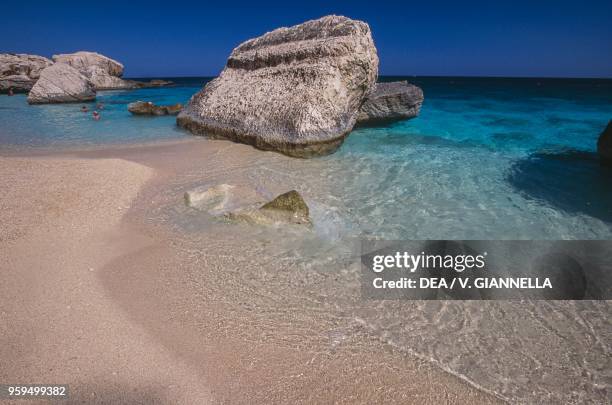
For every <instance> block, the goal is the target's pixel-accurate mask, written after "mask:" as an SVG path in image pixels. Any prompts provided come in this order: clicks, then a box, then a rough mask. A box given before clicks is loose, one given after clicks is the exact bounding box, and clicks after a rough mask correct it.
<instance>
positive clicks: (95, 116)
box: [92, 111, 100, 121]
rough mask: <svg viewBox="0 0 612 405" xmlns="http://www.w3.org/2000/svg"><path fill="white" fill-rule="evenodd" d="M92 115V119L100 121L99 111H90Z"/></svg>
mask: <svg viewBox="0 0 612 405" xmlns="http://www.w3.org/2000/svg"><path fill="white" fill-rule="evenodd" d="M92 116H93V119H94V120H96V121H100V113H99V112H97V111H94V112H93V113H92Z"/></svg>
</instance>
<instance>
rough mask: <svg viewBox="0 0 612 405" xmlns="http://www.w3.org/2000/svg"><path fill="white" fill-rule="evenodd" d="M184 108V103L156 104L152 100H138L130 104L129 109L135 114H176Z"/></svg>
mask: <svg viewBox="0 0 612 405" xmlns="http://www.w3.org/2000/svg"><path fill="white" fill-rule="evenodd" d="M182 108H183V105H182V104H173V105H155V104H153V103H152V102H150V101H136V102H134V103H130V104H128V111H129V112H131V113H132V114H134V115H176V114H178V113H179V112H180V111H181V109H182Z"/></svg>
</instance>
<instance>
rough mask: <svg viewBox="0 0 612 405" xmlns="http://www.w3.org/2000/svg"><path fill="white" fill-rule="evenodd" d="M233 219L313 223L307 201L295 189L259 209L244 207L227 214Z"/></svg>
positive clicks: (270, 223)
mask: <svg viewBox="0 0 612 405" xmlns="http://www.w3.org/2000/svg"><path fill="white" fill-rule="evenodd" d="M227 217H228V218H230V219H233V220H242V221H245V222H249V223H253V224H260V225H275V224H298V225H311V224H312V221H311V220H310V216H309V209H308V205H306V202H305V201H304V199H303V198H302V196H301V195H300V193H298V192H297V191H295V190H291V191H289V192H286V193H284V194H281V195H279V196H278V197H276V198H275V199H273V200H272V201H270V202H267V203H265V204H264V205H262V206H261V207H260V208H258V209H253V208H250V209H243V210H238V211H234V212H230V213H228V214H227Z"/></svg>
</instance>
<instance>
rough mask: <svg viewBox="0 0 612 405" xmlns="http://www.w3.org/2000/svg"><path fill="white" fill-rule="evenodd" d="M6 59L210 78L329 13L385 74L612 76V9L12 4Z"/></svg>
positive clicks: (606, 5) (582, 5)
mask: <svg viewBox="0 0 612 405" xmlns="http://www.w3.org/2000/svg"><path fill="white" fill-rule="evenodd" d="M2 9H3V15H2V21H1V24H0V52H20V53H34V54H40V55H44V56H50V55H52V54H54V53H64V52H74V51H77V50H93V51H97V52H100V53H102V54H105V55H108V56H110V57H112V58H115V59H117V60H119V61H120V62H122V63H123V64H124V65H125V67H126V72H125V75H126V76H131V77H140V76H209V75H216V74H218V73H219V71H220V70H221V69H222V68H223V65H224V64H225V61H226V59H227V56H228V55H229V53H230V52H231V50H232V49H233V48H234V47H235V46H236V45H238V44H239V43H240V42H242V41H244V40H246V39H248V38H251V37H254V36H257V35H260V34H262V33H264V32H266V31H269V30H272V29H274V28H276V27H279V26H288V25H293V24H296V23H299V22H302V21H305V20H309V19H313V18H318V17H321V16H323V15H326V14H341V15H346V16H348V17H351V18H357V19H361V20H364V21H366V22H368V23H369V24H370V26H371V28H372V31H373V35H374V40H375V42H376V46H377V48H378V53H379V57H380V60H381V64H380V73H381V74H386V75H443V76H444V75H459V76H462V75H467V76H537V77H549V76H553V77H612V23H611V21H612V1H610V0H607V1H582V2H577V1H571V2H570V1H548V0H541V1H538V0H532V1H523V0H515V1H503V0H500V1H494V0H493V1H464V2H460V1H436V0H428V1H424V2H423V1H411V0H404V1H397V2H395V1H378V2H375V1H372V0H370V1H360V0H354V1H344V2H340V1H333V0H327V1H319V0H310V1H306V2H295V1H293V2H292V1H241V0H234V1H231V2H230V1H227V2H223V1H216V2H206V1H199V2H193V3H192V2H189V1H176V2H171V1H165V2H159V3H157V2H154V1H146V2H139V1H128V0H125V1H123V2H115V1H110V0H105V1H87V0H85V1H80V2H67V1H54V2H43V1H40V2H38V1H34V0H32V1H27V2H20V1H9V2H5V4H4V5H3V7H2Z"/></svg>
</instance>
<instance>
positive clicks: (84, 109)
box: [81, 105, 89, 113]
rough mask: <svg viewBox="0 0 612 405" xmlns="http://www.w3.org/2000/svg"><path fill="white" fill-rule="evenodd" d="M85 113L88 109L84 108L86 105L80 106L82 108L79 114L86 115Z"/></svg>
mask: <svg viewBox="0 0 612 405" xmlns="http://www.w3.org/2000/svg"><path fill="white" fill-rule="evenodd" d="M87 111H89V109H88V108H87V106H86V105H84V106H82V107H81V112H84V113H86V112H87Z"/></svg>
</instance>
